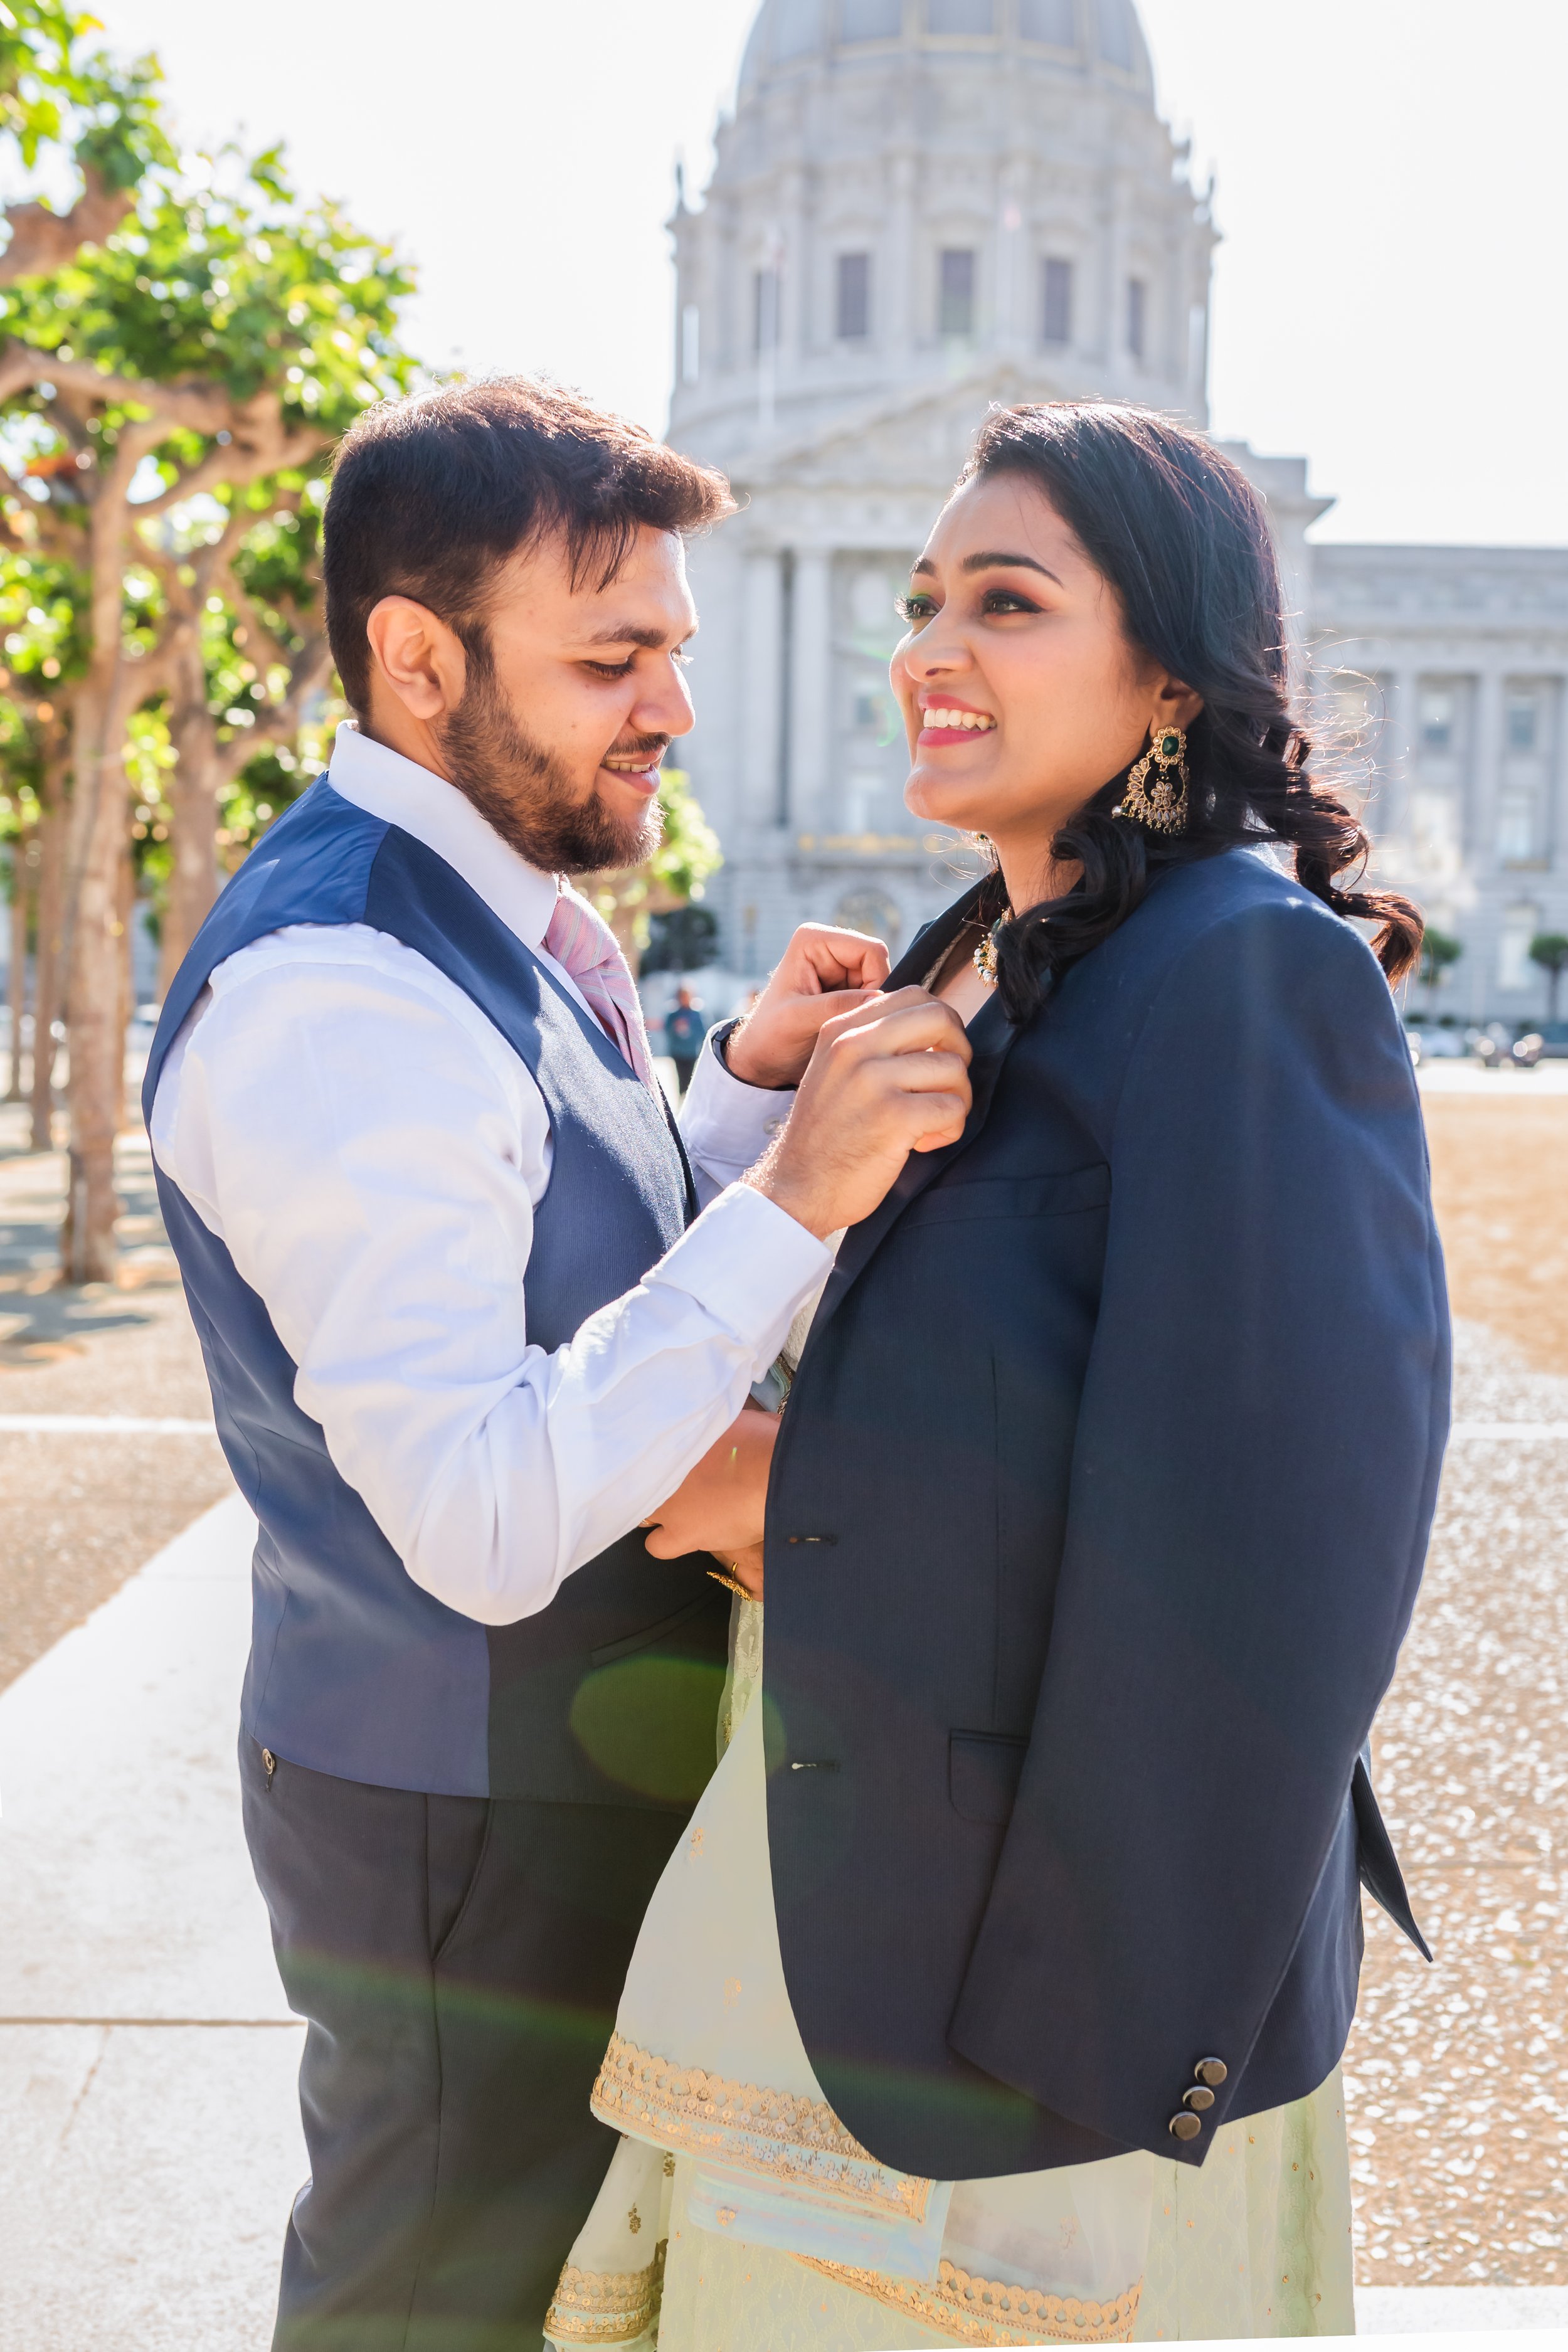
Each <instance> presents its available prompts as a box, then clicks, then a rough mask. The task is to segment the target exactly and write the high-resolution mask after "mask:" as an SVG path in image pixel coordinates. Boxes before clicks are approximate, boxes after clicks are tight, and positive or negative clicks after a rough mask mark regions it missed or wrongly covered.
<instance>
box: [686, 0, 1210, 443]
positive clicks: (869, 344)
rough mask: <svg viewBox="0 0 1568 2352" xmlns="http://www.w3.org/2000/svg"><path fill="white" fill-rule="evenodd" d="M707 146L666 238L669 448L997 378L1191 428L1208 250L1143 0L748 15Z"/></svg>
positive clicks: (796, 429)
mask: <svg viewBox="0 0 1568 2352" xmlns="http://www.w3.org/2000/svg"><path fill="white" fill-rule="evenodd" d="M716 151H717V152H716V163H715V168H714V172H713V175H712V178H711V180H710V184H709V186H708V188H707V190H706V192H705V194H704V196H703V198H702V200H701V203H700V205H697V206H692V207H689V206H688V205H687V202H686V199H685V197H684V195H683V196H682V198H681V201H680V204H679V207H678V209H677V212H676V215H675V218H674V220H673V222H672V224H671V226H672V228H673V230H674V233H675V240H676V263H677V271H678V278H679V291H678V297H677V299H678V303H679V322H680V334H679V381H678V383H677V385H676V389H675V397H674V401H673V404H672V407H671V413H670V430H671V434H672V436H673V437H674V438H675V439H676V440H677V441H678V442H679V444H680V446H683V447H687V448H689V449H691V450H692V451H693V452H694V453H695V454H700V455H702V456H704V457H708V458H710V459H711V460H713V461H714V462H717V463H719V464H721V465H726V466H730V467H734V466H735V465H736V464H737V463H740V462H742V461H743V460H744V458H745V457H746V456H747V454H748V453H749V452H752V451H754V450H757V449H759V448H760V447H761V446H763V444H764V443H766V442H769V441H773V440H776V439H778V437H779V436H787V437H795V438H798V436H799V435H800V434H801V433H802V432H808V433H809V432H812V431H815V430H816V429H817V428H819V427H821V426H823V425H826V424H827V423H829V422H830V421H831V420H832V418H833V417H834V416H835V415H843V414H845V413H846V412H847V410H848V409H851V408H864V406H865V405H866V404H867V403H868V402H871V401H875V400H878V399H884V398H888V397H897V396H901V395H902V394H907V393H908V392H909V391H910V388H911V387H913V386H914V385H916V384H918V383H920V382H921V381H922V380H934V381H938V382H940V381H943V380H948V379H951V378H952V376H953V375H954V374H955V373H964V372H974V371H976V370H979V369H982V368H983V367H984V364H985V363H986V362H1009V363H1010V364H1011V365H1012V366H1013V367H1014V369H1015V370H1021V371H1022V372H1023V373H1024V375H1025V376H1026V378H1027V380H1028V381H1029V383H1031V385H1037V387H1038V389H1037V393H1036V395H1035V396H1037V397H1041V398H1047V397H1052V396H1064V395H1065V396H1089V395H1109V396H1113V397H1118V398H1124V399H1131V400H1142V401H1146V402H1149V403H1151V404H1153V405H1156V406H1159V407H1163V408H1173V409H1176V410H1179V411H1183V412H1184V413H1186V414H1187V415H1192V416H1194V417H1195V418H1197V419H1198V420H1199V421H1202V420H1203V418H1204V415H1205V374H1206V358H1207V336H1206V326H1207V306H1208V284H1209V264H1210V255H1211V251H1212V247H1213V244H1214V232H1213V229H1212V226H1211V225H1210V221H1209V215H1208V209H1207V200H1206V197H1205V196H1204V195H1201V194H1197V193H1195V192H1194V190H1193V188H1192V187H1191V186H1190V185H1189V184H1188V182H1187V178H1186V173H1185V161H1186V157H1185V151H1184V149H1181V148H1179V147H1178V146H1177V145H1176V143H1175V142H1174V141H1173V139H1172V136H1171V133H1170V131H1168V130H1167V128H1166V126H1165V125H1164V123H1163V122H1162V121H1161V120H1160V117H1159V114H1158V112H1157V110H1156V108H1155V103H1154V83H1153V75H1152V68H1151V65H1150V59H1149V51H1148V48H1147V46H1146V44H1145V42H1144V38H1143V33H1142V26H1141V25H1140V24H1139V21H1138V15H1137V11H1136V8H1135V6H1134V5H1133V0H763V6H762V7H761V9H760V10H759V12H758V15H757V16H756V19H755V22H754V24H753V26H752V32H751V37H750V38H749V40H748V41H747V44H746V49H745V55H744V58H743V61H742V68H741V74H740V79H739V83H738V87H737V91H736V98H735V105H734V111H733V113H732V114H731V116H730V117H728V118H727V119H726V120H723V121H721V123H720V126H719V131H718V135H717V140H716Z"/></svg>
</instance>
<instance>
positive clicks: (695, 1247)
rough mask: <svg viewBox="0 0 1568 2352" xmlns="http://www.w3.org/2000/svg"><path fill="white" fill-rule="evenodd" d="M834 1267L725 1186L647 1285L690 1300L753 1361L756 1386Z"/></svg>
mask: <svg viewBox="0 0 1568 2352" xmlns="http://www.w3.org/2000/svg"><path fill="white" fill-rule="evenodd" d="M832 1268H833V1252H832V1251H831V1250H830V1249H828V1248H827V1246H826V1244H825V1243H822V1242H819V1241H818V1240H817V1238H816V1234H810V1233H807V1231H806V1229H805V1226H804V1225H802V1224H797V1223H796V1222H795V1218H794V1217H792V1216H791V1215H790V1214H789V1213H788V1211H787V1210H785V1209H781V1208H780V1207H779V1206H778V1204H777V1202H773V1201H770V1200H768V1199H767V1198H766V1196H765V1195H764V1194H763V1193H761V1192H754V1191H753V1190H752V1186H751V1185H750V1184H731V1186H730V1187H729V1188H728V1190H727V1191H725V1192H721V1193H720V1195H719V1197H718V1199H717V1200H716V1201H713V1202H710V1204H709V1206H708V1207H707V1208H706V1209H704V1210H703V1212H702V1214H701V1215H700V1217H699V1218H698V1220H697V1222H696V1223H695V1224H694V1225H691V1226H689V1227H688V1229H687V1231H686V1232H685V1233H684V1234H682V1235H681V1237H680V1239H679V1241H678V1242H677V1243H676V1244H675V1246H674V1248H673V1249H672V1250H670V1251H669V1252H668V1255H665V1256H664V1257H662V1258H660V1260H659V1262H658V1265H656V1266H655V1267H654V1269H653V1272H652V1273H651V1274H650V1275H649V1276H647V1287H648V1288H650V1289H651V1288H652V1287H653V1286H655V1285H656V1284H662V1285H664V1286H666V1287H667V1288H668V1289H671V1290H679V1291H682V1292H684V1293H685V1295H686V1297H689V1298H691V1299H694V1300H695V1301H696V1303H697V1305H698V1306H699V1307H701V1309H702V1311H703V1313H704V1314H705V1315H707V1316H708V1317H709V1318H710V1320H711V1321H713V1322H714V1323H717V1324H719V1325H721V1327H722V1328H724V1329H725V1330H727V1331H729V1332H730V1333H731V1335H732V1336H733V1337H734V1339H737V1340H738V1341H739V1343H740V1345H741V1346H742V1348H744V1349H749V1350H750V1352H751V1358H752V1379H753V1380H760V1379H761V1377H762V1375H763V1372H765V1371H766V1370H767V1369H768V1366H769V1365H770V1364H771V1363H772V1362H773V1359H774V1358H775V1356H777V1354H778V1352H779V1349H781V1348H782V1347H783V1346H784V1341H785V1339H787V1338H788V1337H789V1328H790V1325H791V1324H792V1323H793V1322H794V1321H795V1317H796V1316H797V1315H798V1314H799V1312H800V1310H801V1308H802V1307H804V1306H805V1303H806V1301H807V1299H809V1298H810V1297H812V1295H813V1293H814V1292H815V1291H817V1290H820V1289H821V1287H822V1286H823V1284H824V1283H825V1282H826V1279H827V1276H828V1275H829V1274H830V1273H831V1271H832Z"/></svg>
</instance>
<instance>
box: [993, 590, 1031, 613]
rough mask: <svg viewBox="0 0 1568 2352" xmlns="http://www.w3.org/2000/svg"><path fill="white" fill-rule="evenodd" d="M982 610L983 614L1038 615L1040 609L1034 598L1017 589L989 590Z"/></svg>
mask: <svg viewBox="0 0 1568 2352" xmlns="http://www.w3.org/2000/svg"><path fill="white" fill-rule="evenodd" d="M980 609H981V611H982V612H983V613H1037V612H1038V611H1039V609H1040V608H1039V606H1038V605H1037V604H1036V603H1035V601H1034V599H1033V597H1031V596H1026V595H1024V594H1023V593H1021V591H1020V590H1018V589H1016V588H988V589H987V590H986V591H985V593H984V597H983V598H982V599H981V604H980Z"/></svg>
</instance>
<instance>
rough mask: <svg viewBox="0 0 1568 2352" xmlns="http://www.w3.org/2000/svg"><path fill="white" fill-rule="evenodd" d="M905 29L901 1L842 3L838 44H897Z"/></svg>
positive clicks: (854, 1)
mask: <svg viewBox="0 0 1568 2352" xmlns="http://www.w3.org/2000/svg"><path fill="white" fill-rule="evenodd" d="M903 29H904V0H842V13H841V15H840V17H839V22H838V37H839V39H840V40H841V41H896V40H897V39H898V37H899V35H900V33H901V32H902V31H903Z"/></svg>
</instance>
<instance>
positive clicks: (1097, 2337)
mask: <svg viewBox="0 0 1568 2352" xmlns="http://www.w3.org/2000/svg"><path fill="white" fill-rule="evenodd" d="M795 2261H796V2262H797V2263H805V2267H806V2269H807V2270H812V2271H820V2272H821V2273H822V2275H823V2277H824V2278H830V2279H836V2280H837V2283H838V2284H839V2285H840V2286H847V2287H850V2288H852V2289H853V2290H854V2292H855V2293H856V2294H868V2295H872V2296H874V2297H875V2298H876V2300H877V2301H878V2302H879V2303H885V2304H887V2305H889V2307H890V2308H891V2309H892V2310H894V2311H901V2312H903V2313H905V2314H906V2315H907V2316H908V2317H910V2319H918V2320H920V2321H921V2323H922V2325H924V2326H927V2327H936V2328H940V2329H942V2332H943V2333H944V2334H945V2335H948V2336H957V2337H958V2339H959V2341H960V2343H961V2344H991V2345H1003V2346H1016V2345H1025V2344H1130V2343H1131V2340H1132V2325H1133V2322H1134V2320H1135V2319H1136V2318H1137V2316H1138V2305H1139V2301H1140V2298H1141V2297H1142V2293H1143V2282H1142V2279H1140V2280H1139V2282H1138V2284H1136V2285H1135V2286H1130V2287H1129V2288H1128V2290H1127V2292H1126V2294H1119V2295H1118V2296H1117V2298H1116V2300H1115V2302H1114V2303H1080V2302H1079V2300H1078V2298H1077V2296H1076V2295H1059V2294H1046V2293H1045V2292H1044V2291H1043V2289H1041V2288H1039V2287H1030V2286H1004V2285H1002V2284H1000V2282H999V2281H997V2280H995V2279H983V2278H974V2277H972V2276H971V2274H970V2273H969V2272H968V2271H961V2270H959V2269H958V2268H957V2266H956V2264H954V2263H938V2264H937V2275H936V2284H935V2285H934V2286H931V2285H927V2284H923V2283H922V2282H921V2280H919V2279H897V2278H889V2276H888V2274H887V2273H886V2272H885V2271H866V2270H852V2269H851V2268H850V2267H849V2266H848V2265H847V2263H822V2262H818V2261H817V2260H816V2256H815V2255H813V2254H796V2255H795Z"/></svg>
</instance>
